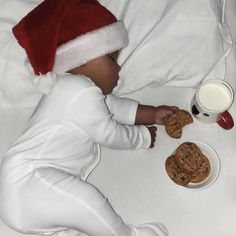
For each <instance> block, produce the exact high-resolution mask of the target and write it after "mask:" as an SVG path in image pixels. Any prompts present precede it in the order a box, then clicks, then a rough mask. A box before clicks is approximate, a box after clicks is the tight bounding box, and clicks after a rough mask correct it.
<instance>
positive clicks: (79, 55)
mask: <svg viewBox="0 0 236 236" xmlns="http://www.w3.org/2000/svg"><path fill="white" fill-rule="evenodd" d="M127 45H128V33H127V31H126V28H125V26H124V23H123V22H122V21H117V22H115V23H113V24H110V25H107V26H104V27H102V28H99V29H97V30H94V31H91V32H88V33H86V34H84V35H82V36H78V37H77V38H75V39H73V40H70V41H68V42H66V43H65V44H63V45H61V46H59V47H58V48H57V51H56V57H55V62H54V67H53V71H55V72H56V73H58V74H62V73H64V72H66V71H68V70H71V69H73V68H75V67H78V66H80V65H83V64H85V63H87V62H89V61H91V60H93V59H96V58H98V57H100V56H104V55H106V54H108V53H112V52H115V51H118V50H120V49H121V48H124V47H126V46H127Z"/></svg>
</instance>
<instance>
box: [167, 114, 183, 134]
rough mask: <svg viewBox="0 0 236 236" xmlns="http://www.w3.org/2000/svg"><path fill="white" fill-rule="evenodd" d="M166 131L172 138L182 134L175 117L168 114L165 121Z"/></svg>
mask: <svg viewBox="0 0 236 236" xmlns="http://www.w3.org/2000/svg"><path fill="white" fill-rule="evenodd" d="M165 130H166V133H167V134H168V135H169V136H170V137H172V138H180V137H181V136H182V125H181V123H180V121H179V120H178V119H177V117H174V116H169V117H168V118H167V120H166V123H165Z"/></svg>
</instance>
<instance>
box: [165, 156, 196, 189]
mask: <svg viewBox="0 0 236 236" xmlns="http://www.w3.org/2000/svg"><path fill="white" fill-rule="evenodd" d="M165 167H166V172H167V174H168V176H169V177H170V178H171V179H172V180H173V181H174V182H175V183H176V184H179V185H182V186H184V185H186V184H188V183H189V182H190V181H191V179H192V176H191V175H190V174H188V173H184V172H182V171H181V169H180V168H179V167H178V165H177V163H176V157H175V155H171V156H169V157H168V158H167V160H166V163H165Z"/></svg>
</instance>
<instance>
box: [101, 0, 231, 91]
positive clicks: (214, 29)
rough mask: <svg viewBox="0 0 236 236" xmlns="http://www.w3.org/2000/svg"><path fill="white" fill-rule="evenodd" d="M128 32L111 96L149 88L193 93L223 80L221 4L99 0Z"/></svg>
mask: <svg viewBox="0 0 236 236" xmlns="http://www.w3.org/2000/svg"><path fill="white" fill-rule="evenodd" d="M101 2H102V3H103V4H104V5H106V6H107V7H108V8H110V9H111V10H112V11H113V12H114V13H115V14H116V15H117V17H118V18H122V19H124V21H125V24H126V26H127V28H128V30H129V37H130V45H129V46H128V47H127V48H126V49H124V50H122V52H121V53H120V56H119V62H120V64H121V65H122V71H121V74H120V76H121V79H120V81H119V84H118V87H117V89H116V90H115V92H116V93H117V94H119V95H123V94H127V93H132V92H134V91H136V90H138V89H140V88H143V87H145V86H147V85H149V84H151V83H152V84H153V85H154V86H162V85H172V86H187V87H195V86H196V85H198V84H199V83H200V82H201V80H203V79H210V78H215V77H217V78H219V79H224V76H225V58H226V57H227V56H228V54H229V51H230V48H231V46H232V41H231V37H230V34H229V32H228V27H227V25H226V24H225V16H224V11H225V1H189V0H178V1H176V0H175V1H172V0H149V1H148V2H147V3H145V4H144V2H143V1H142V0H135V1H127V0H120V1H110V0H101Z"/></svg>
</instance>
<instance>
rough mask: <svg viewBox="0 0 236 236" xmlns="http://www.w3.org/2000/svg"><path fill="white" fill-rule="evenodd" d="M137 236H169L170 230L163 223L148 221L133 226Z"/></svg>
mask: <svg viewBox="0 0 236 236" xmlns="http://www.w3.org/2000/svg"><path fill="white" fill-rule="evenodd" d="M133 230H134V232H135V234H134V235H135V236H168V235H169V234H168V231H167V229H166V227H165V226H164V225H163V224H160V223H147V224H143V225H140V226H137V227H134V228H133Z"/></svg>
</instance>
